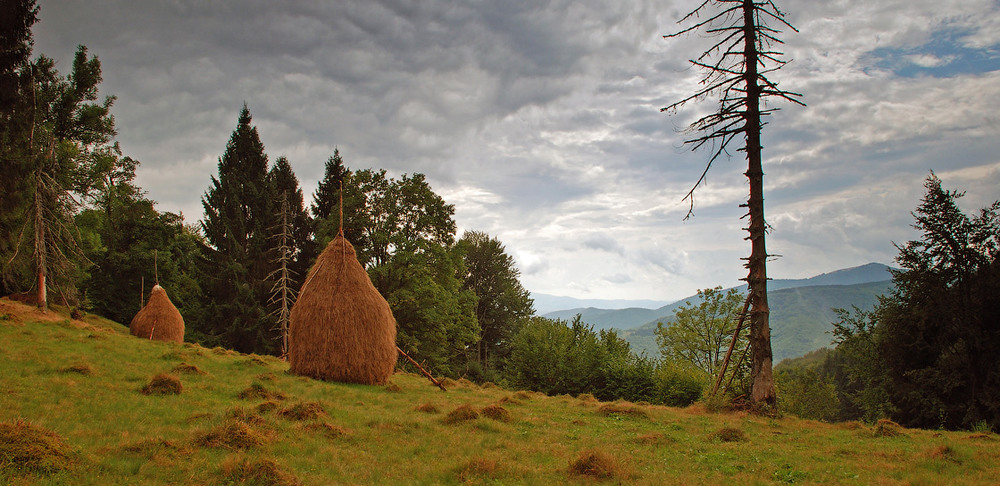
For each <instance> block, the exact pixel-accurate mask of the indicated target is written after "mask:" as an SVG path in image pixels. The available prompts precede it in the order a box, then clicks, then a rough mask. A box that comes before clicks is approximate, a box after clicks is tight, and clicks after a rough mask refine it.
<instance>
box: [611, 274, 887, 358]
mask: <svg viewBox="0 0 1000 486" xmlns="http://www.w3.org/2000/svg"><path fill="white" fill-rule="evenodd" d="M891 285H892V283H891V282H889V281H883V282H871V283H862V284H855V285H815V286H803V287H792V288H785V289H781V290H773V291H768V293H767V300H768V304H769V305H770V307H771V318H770V320H771V350H772V352H773V354H774V362H775V363H777V362H779V361H781V360H783V359H786V358H793V357H796V356H802V355H803V354H806V353H808V352H810V351H814V350H817V349H819V348H822V347H824V346H829V345H830V343H831V342H832V339H833V336H832V335H831V334H830V330H831V328H832V326H831V323H832V322H834V321H835V320H836V314H834V312H833V308H842V309H849V308H850V307H851V306H858V307H859V308H861V309H865V310H870V309H871V308H872V307H874V306H875V303H876V302H877V301H878V296H879V295H882V294H884V293H886V292H887V291H888V290H889V288H890V287H891ZM671 312H672V311H671ZM672 319H673V315H672V314H668V315H664V316H663V317H660V318H658V319H657V320H654V321H650V322H647V323H646V324H643V325H642V326H639V327H637V328H634V329H626V330H623V331H621V332H620V335H621V336H622V337H623V338H624V339H625V340H626V341H628V342H629V343H630V344H631V345H632V349H633V350H634V351H635V352H637V353H642V352H645V353H646V354H648V355H650V356H659V348H658V346H657V344H656V338H655V334H654V331H655V330H656V323H657V322H664V323H668V322H670V321H671V320H672Z"/></svg>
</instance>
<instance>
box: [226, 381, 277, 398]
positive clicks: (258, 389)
mask: <svg viewBox="0 0 1000 486" xmlns="http://www.w3.org/2000/svg"><path fill="white" fill-rule="evenodd" d="M236 398H239V399H240V400H258V399H259V400H284V399H285V398H287V397H286V396H285V394H284V393H282V392H280V391H277V390H268V389H267V388H266V387H264V385H261V384H260V383H251V384H250V386H248V387H246V388H244V389H243V391H241V392H239V393H237V394H236Z"/></svg>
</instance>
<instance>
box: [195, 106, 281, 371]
mask: <svg viewBox="0 0 1000 486" xmlns="http://www.w3.org/2000/svg"><path fill="white" fill-rule="evenodd" d="M251 121H252V118H251V116H250V110H249V109H248V108H247V106H246V104H244V105H243V109H242V110H241V111H240V117H239V121H238V122H237V125H236V130H235V131H233V134H232V136H231V137H230V139H229V143H228V144H227V145H226V151H225V153H223V155H222V157H220V158H219V174H218V177H215V176H213V177H212V185H211V187H209V189H208V191H207V192H206V193H205V196H204V197H203V198H202V205H203V206H204V208H205V219H204V220H202V222H201V226H202V230H203V231H204V233H205V238H206V240H207V242H208V244H209V245H210V246H211V248H212V250H211V251H210V252H209V256H208V260H209V262H210V263H209V265H210V266H211V267H212V268H211V269H210V271H209V272H208V275H209V276H210V279H211V280H210V281H209V282H207V283H206V286H205V288H206V291H207V294H208V295H207V297H208V301H209V303H208V307H209V308H208V310H207V313H208V319H206V321H207V322H208V323H210V324H208V325H209V328H208V329H204V330H203V332H205V333H207V334H210V335H213V336H215V337H217V338H218V339H219V340H220V341H221V343H223V344H225V345H227V346H230V347H232V348H233V349H236V350H238V351H242V352H254V353H268V352H272V351H273V350H274V344H275V340H274V331H273V329H272V326H271V325H270V324H269V321H268V318H267V315H268V312H267V310H266V307H265V305H266V303H267V301H268V290H270V286H269V285H268V284H267V276H268V275H269V274H270V272H271V269H272V268H273V266H274V263H273V261H274V258H273V257H272V256H271V253H272V251H271V248H272V246H273V244H272V242H271V241H269V240H270V238H269V235H270V234H271V227H272V226H273V223H274V221H275V214H276V210H275V204H276V201H274V199H273V195H274V192H273V190H272V186H271V184H270V181H269V180H268V162H267V155H266V154H265V153H264V144H263V143H261V141H260V136H259V135H258V133H257V128H256V127H254V126H252V125H251Z"/></svg>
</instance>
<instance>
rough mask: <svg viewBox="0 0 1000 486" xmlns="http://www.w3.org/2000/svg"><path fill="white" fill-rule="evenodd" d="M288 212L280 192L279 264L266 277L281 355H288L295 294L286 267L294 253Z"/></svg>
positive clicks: (276, 234)
mask: <svg viewBox="0 0 1000 486" xmlns="http://www.w3.org/2000/svg"><path fill="white" fill-rule="evenodd" d="M289 213H290V210H289V205H288V197H287V195H286V194H282V195H281V204H280V209H279V215H280V217H281V222H279V223H278V227H277V228H276V229H277V232H276V233H275V237H276V238H277V239H278V246H277V247H276V248H275V249H276V250H277V252H278V258H277V260H276V261H275V263H278V265H279V266H278V268H277V269H275V270H274V271H273V272H271V274H270V275H268V279H269V280H270V279H274V285H273V286H272V287H271V301H270V302H271V304H272V305H277V306H278V307H277V309H276V310H275V311H274V312H272V313H271V315H272V316H274V317H275V319H276V320H277V322H278V327H277V331H279V332H280V333H281V334H280V335H281V356H283V357H284V356H287V355H288V322H289V319H290V317H291V312H292V303H294V302H295V294H296V292H295V283H294V280H293V278H292V277H293V275H294V274H295V271H294V270H292V269H290V268H288V264H289V263H291V262H292V256H293V253H294V252H293V248H292V246H291V241H292V225H291V221H290V218H289Z"/></svg>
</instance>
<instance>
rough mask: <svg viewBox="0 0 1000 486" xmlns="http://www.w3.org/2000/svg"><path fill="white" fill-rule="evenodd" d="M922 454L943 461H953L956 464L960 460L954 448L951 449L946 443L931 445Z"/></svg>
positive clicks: (959, 462)
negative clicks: (931, 446)
mask: <svg viewBox="0 0 1000 486" xmlns="http://www.w3.org/2000/svg"><path fill="white" fill-rule="evenodd" d="M924 455H925V456H927V457H929V458H931V459H941V460H945V461H950V462H954V463H956V464H961V462H962V461H960V460H959V459H958V457H957V454H956V452H955V449H952V448H951V447H949V446H947V445H939V446H937V447H933V448H931V449H930V450H928V451H926V452H925V453H924Z"/></svg>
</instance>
